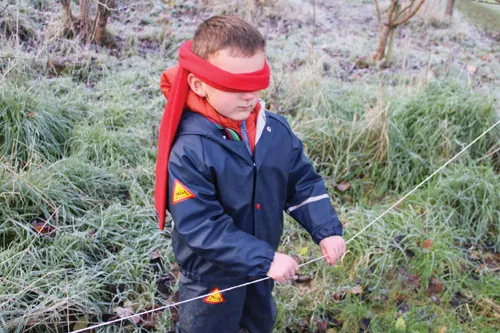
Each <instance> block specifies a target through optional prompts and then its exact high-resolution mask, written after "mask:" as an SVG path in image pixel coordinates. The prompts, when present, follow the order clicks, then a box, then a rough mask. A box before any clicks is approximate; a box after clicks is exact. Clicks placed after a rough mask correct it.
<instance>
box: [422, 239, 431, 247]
mask: <svg viewBox="0 0 500 333" xmlns="http://www.w3.org/2000/svg"><path fill="white" fill-rule="evenodd" d="M422 247H423V248H424V249H430V248H431V247H432V241H431V240H430V239H426V240H424V245H423V246H422Z"/></svg>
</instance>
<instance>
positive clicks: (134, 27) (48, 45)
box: [0, 0, 500, 333]
mask: <svg viewBox="0 0 500 333" xmlns="http://www.w3.org/2000/svg"><path fill="white" fill-rule="evenodd" d="M390 2H391V1H379V2H378V4H379V6H380V10H381V13H382V14H384V13H386V11H387V8H388V7H389V4H390ZM61 3H63V4H67V3H69V5H70V6H71V8H72V13H73V14H74V15H75V17H80V18H81V16H77V15H79V5H80V8H81V3H76V2H68V1H61V2H59V1H55V0H37V1H28V0H19V1H17V2H16V3H15V4H13V3H12V2H10V1H0V53H1V54H0V75H1V76H0V87H1V89H0V151H1V156H0V166H1V167H0V332H68V331H72V330H76V329H78V328H85V327H88V326H90V325H92V324H95V323H98V322H106V321H110V320H113V319H116V318H120V317H124V316H126V315H127V314H132V313H137V312H141V311H145V310H149V309H153V308H157V307H160V306H163V305H166V304H170V303H172V302H175V299H176V296H175V292H176V289H177V286H176V278H177V274H178V268H177V267H176V265H175V263H174V261H173V254H172V251H171V247H170V240H169V230H168V229H167V230H166V231H165V232H159V231H158V229H157V226H156V222H155V213H154V208H153V186H154V163H155V156H156V140H157V131H158V124H159V121H160V118H161V115H162V112H163V107H164V103H165V101H164V98H163V96H162V94H161V93H160V90H159V86H158V82H159V76H160V74H161V72H162V70H164V69H165V68H167V67H169V66H171V65H173V64H175V62H176V54H177V49H178V46H179V45H180V44H181V43H182V42H183V41H184V40H186V39H188V38H190V37H191V36H192V34H193V32H194V30H195V28H196V26H197V24H198V23H200V22H201V21H202V20H204V19H206V18H208V17H209V16H211V15H214V14H219V13H227V14H235V15H240V16H241V17H243V18H245V19H247V20H249V21H251V22H253V23H254V24H255V25H257V26H258V28H259V29H260V30H261V31H262V33H263V34H264V35H265V36H266V38H267V41H268V48H267V54H268V59H269V62H270V64H271V68H272V84H271V86H270V88H269V89H268V90H267V91H265V92H264V94H263V96H262V98H263V99H264V100H265V101H266V103H267V105H268V108H269V109H270V110H271V111H272V112H278V113H280V114H284V115H285V116H286V117H287V118H288V120H289V121H290V123H291V124H292V126H293V128H294V130H295V131H296V132H297V133H298V135H299V136H300V137H301V138H302V139H303V141H304V143H305V146H306V149H307V154H308V156H309V157H310V159H311V160H312V161H313V162H314V164H315V166H316V168H317V170H318V171H320V172H321V173H322V174H323V175H324V177H325V181H326V184H327V186H328V190H329V191H330V193H331V197H332V200H333V203H334V205H335V207H336V209H337V211H338V213H339V216H340V218H341V220H342V221H343V223H344V226H345V238H346V239H350V238H351V237H352V236H354V235H355V234H356V233H357V232H358V231H359V230H361V229H362V228H363V227H364V226H366V225H367V224H369V223H370V222H371V221H373V220H374V219H375V218H377V217H378V216H379V215H380V214H381V213H382V212H383V211H385V210H386V209H387V208H388V207H390V206H391V205H392V204H393V203H394V202H396V201H397V200H398V198H400V197H402V196H403V195H404V194H406V193H407V192H409V191H410V190H411V189H413V188H414V187H415V186H416V185H417V184H418V183H420V182H421V181H422V180H423V179H425V178H426V177H427V176H428V175H429V174H430V173H432V172H433V171H434V170H436V169H437V168H439V167H440V166H441V165H443V164H444V163H445V162H446V161H448V160H449V159H450V158H451V157H453V156H454V155H455V154H456V153H458V152H459V151H460V150H461V149H462V148H464V147H465V146H466V145H467V144H468V143H469V142H471V141H472V140H473V139H475V138H476V137H477V136H479V135H480V134H481V133H483V132H484V131H485V130H486V129H487V128H489V127H490V126H491V125H492V124H494V123H495V122H496V121H497V120H498V118H499V112H498V110H499V108H498V106H499V99H498V98H499V94H500V91H499V90H498V86H500V74H499V73H500V63H499V61H498V60H499V54H500V47H499V45H500V43H498V41H499V38H500V32H499V30H498V26H497V25H495V23H494V22H498V21H499V19H498V13H499V12H498V10H497V8H496V7H498V6H496V5H490V6H489V7H488V6H487V5H486V4H483V3H481V4H478V3H475V2H474V3H471V2H470V1H466V0H460V1H457V5H458V6H457V8H455V11H454V12H453V17H452V18H451V19H449V18H447V19H446V20H444V19H443V17H442V12H443V9H444V3H442V2H440V1H438V0H428V1H426V3H425V4H424V5H423V6H422V8H421V9H420V11H419V12H418V13H417V15H416V16H414V17H413V18H412V19H411V20H410V21H408V22H407V23H406V24H404V25H400V26H398V27H397V30H395V31H394V36H393V46H392V51H391V52H390V54H389V56H386V57H385V59H383V61H373V57H372V56H373V55H375V53H376V50H377V45H378V44H379V35H380V30H379V25H378V20H377V15H376V12H377V11H376V9H375V5H374V2H373V1H368V0H349V1H347V0H335V1H333V0H332V1H330V0H329V1H326V0H312V1H302V0H280V1H267V0H264V1H260V0H259V1H253V0H252V1H250V0H248V1H243V0H240V1H236V0H234V1H232V2H228V1H219V0H203V1H202V0H192V1H160V0H150V1H139V2H137V1H128V0H125V1H120V2H119V3H118V2H116V4H115V2H114V1H113V2H112V4H113V5H114V6H115V7H114V8H111V14H110V17H109V24H108V26H107V30H106V33H105V34H104V35H102V36H101V38H100V39H99V41H96V40H93V39H92V34H89V33H88V32H86V33H81V34H78V33H74V34H71V33H69V32H71V31H73V32H75V31H76V30H71V29H76V27H78V24H80V25H81V20H80V19H77V18H74V21H73V23H72V24H73V26H72V25H68V21H67V19H68V16H67V12H66V11H64V10H63V6H62V5H61ZM87 3H88V5H89V7H88V8H89V19H90V20H91V19H92V18H93V17H95V13H96V12H97V11H98V10H104V9H105V8H104V9H103V8H100V9H98V8H97V7H96V6H95V3H93V2H90V3H89V2H87ZM103 3H104V4H106V3H107V4H110V6H111V3H110V2H103ZM403 4H404V2H403ZM474 6H476V7H478V6H480V7H481V9H480V10H477V11H475V10H473V9H472V10H471V9H470V8H474ZM462 8H468V9H467V10H465V11H464V13H466V14H467V16H463V15H462V11H461V9H462ZM478 8H479V7H478ZM484 13H488V14H487V15H492V16H491V17H496V18H497V20H496V21H495V20H492V21H489V20H483V19H477V17H480V18H482V17H485V16H484V15H486V14H484ZM495 15H497V16H495ZM488 17H490V16H488ZM488 22H491V23H488ZM75 24H76V25H75ZM87 24H91V23H87ZM68 27H69V28H68ZM68 29H70V30H68ZM499 152H500V127H498V126H497V128H495V129H494V130H493V131H491V132H489V134H487V135H486V136H485V137H484V138H483V139H481V140H479V141H478V142H477V143H476V144H475V145H473V146H472V147H471V148H470V149H469V150H468V151H466V152H465V153H464V154H463V155H462V156H461V157H460V158H458V159H457V160H456V161H454V162H453V163H451V164H450V165H449V166H448V167H447V168H446V169H445V170H443V172H441V173H440V174H438V175H437V176H436V177H434V178H433V179H431V180H430V181H429V182H428V183H427V184H426V185H425V186H423V187H422V188H421V189H419V190H418V191H416V192H415V193H413V194H412V195H411V196H410V197H409V198H408V199H407V200H405V201H404V202H403V203H401V204H400V205H399V206H398V207H396V208H395V209H393V210H391V212H390V213H388V214H387V215H386V216H385V217H384V218H383V219H382V220H380V221H378V222H377V223H376V224H374V225H372V226H371V227H370V228H369V229H368V230H367V231H366V232H364V233H362V234H361V235H360V236H358V237H356V238H354V239H353V240H352V241H351V242H350V243H349V246H348V252H347V253H346V255H345V257H344V259H343V261H342V262H340V263H339V264H337V265H336V266H335V267H333V268H330V267H328V266H327V265H325V264H324V263H323V262H318V263H314V264H310V265H308V266H306V267H304V268H303V269H302V270H301V275H300V276H299V278H298V279H297V281H295V282H293V283H291V284H285V285H278V286H277V287H276V292H275V298H276V301H277V306H278V319H277V322H276V328H275V331H276V332H360V331H361V332H440V333H444V332H498V330H499V327H500V279H499V274H500V265H499V263H500V252H499V251H500V236H499V235H500V176H499V172H500V154H499ZM281 251H283V252H285V253H288V254H291V255H294V256H295V257H296V259H297V260H298V261H300V262H303V261H307V260H309V259H312V258H316V257H319V256H320V251H319V249H318V248H317V247H316V246H315V245H314V244H313V242H312V241H311V240H310V237H309V236H308V235H307V234H306V233H305V232H304V231H303V230H302V229H300V228H299V227H298V226H297V225H296V223H295V222H293V221H291V220H287V221H286V225H285V232H284V235H283V243H282V248H281ZM177 319H178V315H177V313H176V311H175V309H174V310H172V311H159V312H157V313H156V314H155V315H144V316H141V317H139V318H136V320H133V321H131V320H127V321H123V322H121V323H120V324H114V325H109V326H106V327H103V328H100V329H98V330H97V331H98V332H166V331H169V330H171V329H173V326H174V322H175V320H177Z"/></svg>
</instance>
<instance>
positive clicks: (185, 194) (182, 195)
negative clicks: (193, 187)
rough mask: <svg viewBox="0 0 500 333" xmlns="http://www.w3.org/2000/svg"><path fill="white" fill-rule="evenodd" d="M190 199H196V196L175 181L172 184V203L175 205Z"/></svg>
mask: <svg viewBox="0 0 500 333" xmlns="http://www.w3.org/2000/svg"><path fill="white" fill-rule="evenodd" d="M191 198H196V196H195V195H194V194H193V193H192V192H191V191H190V190H188V189H187V187H186V186H184V185H183V184H182V183H181V182H180V181H178V180H177V179H176V180H175V182H174V191H173V192H172V203H173V204H174V205H175V204H176V203H179V202H182V201H184V200H187V199H191Z"/></svg>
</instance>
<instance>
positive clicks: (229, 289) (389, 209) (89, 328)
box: [72, 120, 500, 333]
mask: <svg viewBox="0 0 500 333" xmlns="http://www.w3.org/2000/svg"><path fill="white" fill-rule="evenodd" d="M498 124H500V120H499V121H497V122H496V123H495V124H494V125H493V126H491V127H490V128H488V129H487V130H486V131H484V132H483V133H482V134H481V135H480V136H478V137H477V138H476V139H475V140H474V141H472V142H471V143H469V144H468V145H467V146H466V147H465V148H463V149H462V150H461V151H460V152H459V153H457V154H456V155H455V156H453V157H452V158H451V159H450V160H448V161H447V162H446V163H444V164H443V165H442V166H441V167H440V168H439V169H437V170H436V171H434V172H433V173H432V174H431V175H430V176H428V177H427V178H426V179H424V180H423V181H422V182H421V183H420V184H418V185H417V186H416V187H415V188H413V189H412V190H411V191H410V192H408V193H407V194H406V195H404V196H403V197H402V198H401V199H399V200H398V201H397V202H396V203H395V204H393V205H392V206H391V207H389V208H388V209H387V210H386V211H385V212H383V213H382V214H381V215H380V216H379V217H377V218H376V219H375V220H373V221H372V222H370V223H369V224H368V225H366V226H365V227H364V228H363V229H361V230H360V231H359V232H358V233H357V234H355V235H354V236H353V237H351V238H350V239H349V240H347V241H346V245H347V244H349V243H350V242H351V241H352V240H353V239H355V238H356V237H358V236H359V235H361V234H362V233H363V232H364V231H365V230H366V229H368V228H369V227H370V226H372V225H373V224H374V223H375V222H377V221H378V220H380V219H381V218H382V217H383V216H385V215H386V214H387V213H388V212H389V211H391V210H392V209H393V208H394V207H396V206H397V205H399V204H400V203H401V202H403V200H405V199H406V198H407V197H409V196H410V195H411V194H412V193H414V192H415V191H416V190H417V189H418V188H420V187H421V186H422V185H424V184H425V183H426V182H427V181H428V180H429V179H431V178H432V177H434V176H435V175H436V174H437V173H439V172H440V171H441V170H443V169H444V168H445V167H446V166H447V165H448V164H450V163H451V162H453V161H454V160H455V159H457V157H459V156H460V155H461V154H462V153H463V152H464V151H466V150H467V149H469V148H470V147H471V146H472V145H473V144H474V143H476V142H477V141H478V140H480V139H481V138H482V137H483V136H485V135H486V134H487V133H488V132H490V131H491V130H492V129H493V128H495V127H496V126H497V125H498ZM325 257H326V255H324V256H321V257H319V258H316V259H312V260H310V261H307V262H305V263H303V264H301V265H299V267H303V266H306V265H309V264H311V263H313V262H315V261H318V260H321V259H323V258H325ZM268 279H270V277H265V278H262V279H258V280H254V281H251V282H247V283H243V284H240V285H237V286H234V287H230V288H226V289H223V290H219V291H217V292H214V293H209V294H205V295H201V296H198V297H194V298H190V299H187V300H184V301H181V302H177V303H173V304H169V305H165V306H162V307H159V308H156V309H152V310H149V311H144V312H140V313H137V314H134V315H130V316H127V317H123V318H119V319H115V320H111V321H108V322H105V323H101V324H98V325H94V326H89V327H86V328H82V329H79V330H76V331H72V333H79V332H85V331H89V330H92V329H95V328H99V327H102V326H107V325H111V324H114V323H118V322H121V321H123V320H127V319H131V318H134V317H138V316H143V315H145V314H148V313H152V312H157V311H161V310H165V309H168V308H171V307H174V306H178V305H181V304H184V303H188V302H191V301H195V300H198V299H202V298H205V297H208V296H210V295H214V294H215V293H224V292H227V291H231V290H234V289H238V288H242V287H245V286H248V285H251V284H254V283H259V282H262V281H265V280H268Z"/></svg>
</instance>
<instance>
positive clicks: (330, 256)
mask: <svg viewBox="0 0 500 333" xmlns="http://www.w3.org/2000/svg"><path fill="white" fill-rule="evenodd" d="M319 246H320V247H321V253H322V254H323V256H326V257H325V260H326V262H327V263H328V265H330V266H333V265H334V264H335V263H336V262H337V260H339V259H340V258H341V257H342V256H343V255H344V253H345V241H344V239H343V238H342V236H330V237H326V238H324V239H323V240H322V241H321V242H319Z"/></svg>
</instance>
